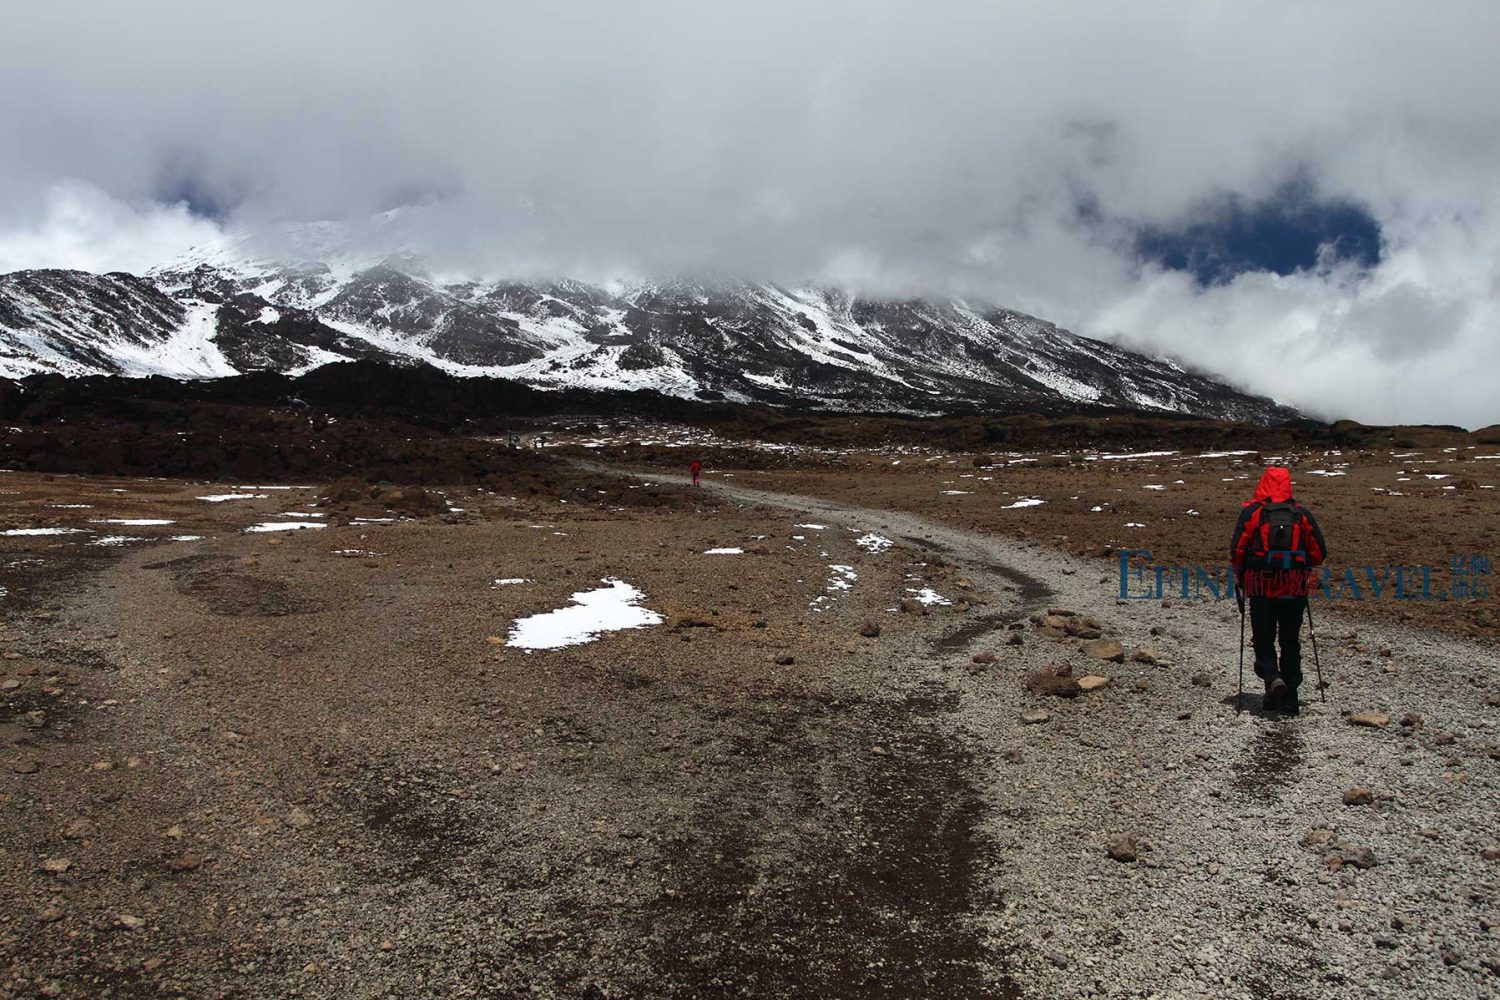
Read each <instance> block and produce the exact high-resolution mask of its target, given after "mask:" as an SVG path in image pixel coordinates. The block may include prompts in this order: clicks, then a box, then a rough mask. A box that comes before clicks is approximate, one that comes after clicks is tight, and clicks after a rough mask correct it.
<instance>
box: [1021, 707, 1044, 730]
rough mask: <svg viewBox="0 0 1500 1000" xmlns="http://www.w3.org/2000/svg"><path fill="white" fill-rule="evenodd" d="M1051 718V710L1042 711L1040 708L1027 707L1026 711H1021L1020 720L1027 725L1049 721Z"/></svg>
mask: <svg viewBox="0 0 1500 1000" xmlns="http://www.w3.org/2000/svg"><path fill="white" fill-rule="evenodd" d="M1051 718H1052V713H1051V712H1046V711H1043V710H1042V709H1040V708H1028V709H1027V710H1026V711H1024V712H1022V713H1021V722H1022V723H1024V724H1025V725H1028V726H1035V725H1040V724H1041V723H1043V722H1047V721H1049V720H1050V719H1051Z"/></svg>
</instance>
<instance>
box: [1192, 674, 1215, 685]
mask: <svg viewBox="0 0 1500 1000" xmlns="http://www.w3.org/2000/svg"><path fill="white" fill-rule="evenodd" d="M1212 684H1213V678H1211V677H1209V676H1208V674H1206V673H1204V672H1203V671H1201V670H1200V671H1199V672H1198V673H1196V674H1194V675H1193V687H1200V688H1206V687H1209V686H1211V685H1212Z"/></svg>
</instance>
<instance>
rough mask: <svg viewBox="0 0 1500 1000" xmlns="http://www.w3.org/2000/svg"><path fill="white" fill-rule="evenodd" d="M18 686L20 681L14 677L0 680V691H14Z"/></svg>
mask: <svg viewBox="0 0 1500 1000" xmlns="http://www.w3.org/2000/svg"><path fill="white" fill-rule="evenodd" d="M20 686H21V682H20V681H18V680H16V679H15V678H14V677H11V678H8V679H6V680H3V681H0V691H14V690H15V689H16V688H18V687H20Z"/></svg>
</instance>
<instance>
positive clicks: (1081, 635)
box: [1065, 618, 1104, 639]
mask: <svg viewBox="0 0 1500 1000" xmlns="http://www.w3.org/2000/svg"><path fill="white" fill-rule="evenodd" d="M1067 622H1068V624H1067V625H1066V626H1065V627H1066V629H1067V632H1068V634H1069V635H1071V636H1072V637H1073V638H1075V639H1097V638H1099V637H1100V636H1101V635H1103V634H1104V630H1103V629H1102V628H1100V627H1099V625H1098V623H1097V622H1094V621H1091V620H1090V619H1087V618H1069V619H1067Z"/></svg>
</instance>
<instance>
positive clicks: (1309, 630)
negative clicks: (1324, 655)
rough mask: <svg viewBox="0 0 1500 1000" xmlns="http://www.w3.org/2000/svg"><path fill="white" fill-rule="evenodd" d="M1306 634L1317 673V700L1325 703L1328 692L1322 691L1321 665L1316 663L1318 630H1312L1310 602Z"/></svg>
mask: <svg viewBox="0 0 1500 1000" xmlns="http://www.w3.org/2000/svg"><path fill="white" fill-rule="evenodd" d="M1307 634H1308V635H1310V636H1312V647H1313V669H1314V670H1316V671H1317V672H1318V700H1319V701H1327V700H1328V692H1327V691H1325V690H1324V689H1323V664H1321V663H1319V662H1318V630H1317V629H1315V628H1313V613H1312V601H1308V602H1307Z"/></svg>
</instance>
